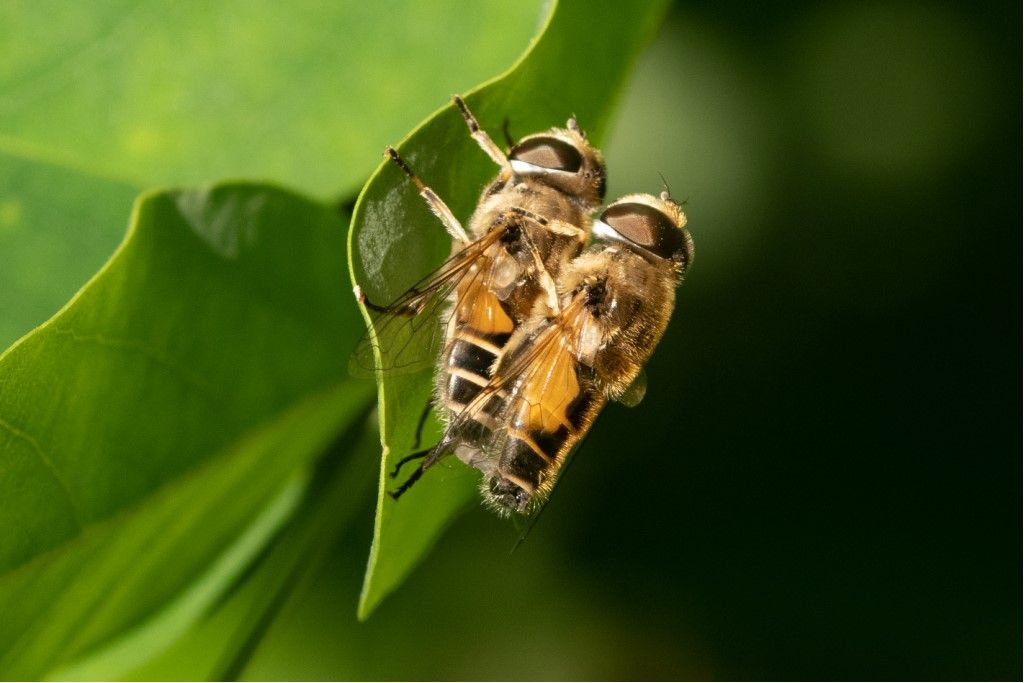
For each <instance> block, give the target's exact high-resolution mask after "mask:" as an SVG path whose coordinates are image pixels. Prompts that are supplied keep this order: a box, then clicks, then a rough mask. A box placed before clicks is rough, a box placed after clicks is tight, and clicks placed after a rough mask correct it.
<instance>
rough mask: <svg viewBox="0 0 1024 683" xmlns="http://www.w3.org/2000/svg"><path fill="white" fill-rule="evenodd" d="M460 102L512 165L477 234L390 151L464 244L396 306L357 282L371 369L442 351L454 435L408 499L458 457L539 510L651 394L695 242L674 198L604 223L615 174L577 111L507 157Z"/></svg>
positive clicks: (513, 498) (442, 396) (490, 146)
mask: <svg viewBox="0 0 1024 683" xmlns="http://www.w3.org/2000/svg"><path fill="white" fill-rule="evenodd" d="M453 99H454V103H455V105H456V106H457V107H458V109H459V111H460V112H461V114H462V116H463V118H464V119H465V121H466V124H467V125H468V127H469V132H470V135H471V136H472V137H473V138H474V140H476V142H477V143H478V144H479V146H480V147H481V148H482V149H483V150H484V152H485V153H487V155H488V156H489V157H490V158H491V159H492V160H493V161H494V162H495V163H496V164H497V165H498V166H499V168H500V170H499V172H498V175H497V177H496V178H495V179H494V180H493V181H492V182H491V183H490V184H489V185H487V186H486V187H485V188H484V190H483V192H482V194H481V196H480V199H479V202H478V204H477V208H476V211H475V212H474V213H473V215H472V217H471V218H470V220H469V224H468V227H469V230H468V231H467V230H466V229H465V228H463V226H462V224H461V223H460V222H459V221H458V219H456V218H455V216H454V215H453V214H452V212H451V210H450V209H449V208H448V207H447V205H446V204H445V203H444V202H443V201H442V200H441V199H440V198H439V197H438V196H437V195H436V194H434V192H433V191H432V190H431V189H430V188H429V187H427V186H426V185H425V184H424V183H423V181H422V180H420V179H419V177H418V176H417V175H416V174H415V173H414V172H413V171H412V169H411V168H410V167H409V166H408V165H407V164H406V163H405V161H404V160H403V159H402V157H401V156H399V154H398V152H397V151H395V150H394V149H393V148H390V147H389V148H388V150H387V155H388V156H389V157H390V159H391V160H392V161H393V162H394V163H395V164H396V165H397V166H398V167H399V168H400V169H401V170H402V171H403V172H404V173H405V175H406V176H407V177H408V178H409V180H410V181H411V182H412V183H413V184H414V185H415V186H416V188H417V190H418V191H419V194H420V195H421V196H422V197H423V199H424V200H425V201H426V203H427V205H428V206H429V208H430V210H431V211H432V212H433V213H434V214H435V215H436V216H437V217H438V218H439V219H440V221H441V222H442V224H443V225H444V227H445V229H446V230H447V232H448V233H449V235H451V237H452V240H453V254H452V256H451V257H450V258H449V259H448V260H447V261H445V262H444V264H442V265H441V267H440V268H438V269H437V270H436V271H434V272H433V273H432V274H430V275H428V276H427V277H426V278H424V279H423V280H421V281H420V282H419V283H417V284H416V285H414V286H413V287H411V288H410V289H409V290H408V291H406V292H405V293H404V294H403V295H401V296H400V297H399V298H398V299H397V300H395V301H394V302H392V303H391V304H389V305H386V306H385V305H378V304H376V303H373V302H371V301H369V300H368V299H367V298H366V296H365V295H364V293H363V292H362V290H361V289H360V288H359V287H358V286H356V288H355V293H356V297H357V298H358V299H359V300H360V301H361V302H362V303H363V304H364V305H365V306H366V308H367V309H368V310H369V311H370V313H371V316H372V318H373V324H372V326H371V330H370V334H369V338H368V340H367V343H366V344H364V345H363V347H362V348H361V349H360V350H359V351H357V360H359V362H360V364H362V365H363V366H364V367H365V366H366V365H368V364H369V365H370V366H372V365H373V364H374V362H375V361H374V360H373V358H374V356H373V350H372V348H371V347H370V342H373V343H376V344H377V345H378V347H379V349H380V351H381V356H380V358H382V359H383V364H384V365H385V366H387V365H388V363H389V361H388V358H389V357H395V356H398V355H402V354H406V355H407V354H408V353H409V351H408V350H407V345H408V344H409V343H410V340H412V342H411V343H413V344H417V343H418V344H419V345H420V347H421V348H420V349H419V350H416V349H414V350H413V351H412V353H413V354H415V353H421V352H423V350H424V349H427V350H429V349H432V348H433V347H437V348H436V350H433V351H429V352H430V353H433V354H436V355H435V356H434V358H435V361H436V366H437V370H436V380H435V388H434V406H435V407H436V409H437V410H438V411H439V412H440V413H441V415H442V417H443V420H444V422H445V430H444V433H443V436H442V437H441V440H440V442H439V443H438V444H437V445H436V446H434V447H433V448H429V449H425V450H423V451H420V452H418V453H414V454H413V455H411V456H409V457H407V458H405V459H403V460H402V461H401V462H400V463H399V465H398V467H396V468H395V471H394V472H393V473H392V476H397V475H398V472H399V469H400V468H401V465H402V464H404V463H406V462H408V461H411V460H414V459H417V458H422V460H421V462H420V464H419V467H418V468H417V469H416V471H415V472H413V473H412V475H411V476H410V477H409V478H408V479H407V480H406V481H405V482H404V483H403V484H401V485H400V486H399V487H398V488H397V489H395V490H394V491H392V492H391V495H392V496H393V497H394V498H396V499H397V498H398V497H400V496H401V495H402V494H403V493H404V492H405V491H407V490H408V489H409V487H410V486H412V485H413V484H414V483H415V482H416V481H417V480H418V479H419V478H420V477H421V476H422V475H423V473H424V472H426V470H427V469H429V468H430V467H431V466H432V465H434V464H435V463H436V462H438V460H439V459H441V458H442V457H443V456H445V455H449V454H453V455H455V456H456V457H458V458H459V459H460V460H461V461H463V462H464V463H466V464H468V465H470V466H472V467H474V468H476V469H478V470H480V471H481V473H482V481H481V492H482V496H483V499H484V501H485V503H486V504H487V505H488V506H489V507H491V508H493V509H494V510H496V511H497V512H499V513H501V514H508V513H511V512H516V513H529V512H532V511H534V510H536V509H537V508H538V507H539V506H540V505H541V504H542V503H543V502H544V501H545V500H546V499H547V497H548V495H549V494H550V492H551V489H552V487H553V486H554V484H555V480H556V478H557V476H558V473H559V471H560V470H561V468H562V466H563V464H564V463H565V461H566V458H567V456H568V455H569V453H570V452H571V451H572V449H573V447H574V446H575V445H577V444H578V443H579V441H580V440H581V438H582V437H583V436H584V435H585V434H586V433H587V431H588V430H589V429H590V426H591V425H592V424H593V421H594V419H595V418H596V416H597V414H598V413H599V412H600V411H601V409H602V408H603V407H604V405H605V403H606V402H607V401H608V400H618V401H621V402H623V403H627V404H634V405H635V403H637V402H639V400H640V398H642V396H643V389H644V387H643V385H642V382H643V379H644V377H643V374H642V367H643V364H644V363H645V362H646V360H647V359H648V357H649V356H650V354H651V352H652V351H653V350H654V347H655V345H656V344H657V343H658V340H659V339H660V338H661V336H662V334H663V333H664V331H665V328H666V326H667V324H668V320H669V317H670V316H671V314H672V309H673V307H674V303H675V289H676V286H677V285H678V283H679V282H680V280H681V278H682V275H683V273H684V271H685V270H686V268H687V267H688V266H689V264H690V262H691V261H692V259H693V242H692V240H691V238H690V235H689V233H688V232H687V231H686V228H685V225H686V217H685V216H684V214H683V212H682V210H681V209H680V206H679V205H678V204H677V203H676V202H675V201H673V200H672V198H671V197H670V196H669V195H668V193H667V192H663V193H661V195H660V196H658V197H655V196H653V195H647V194H633V195H628V196H625V197H623V198H621V199H619V200H617V201H615V202H613V203H612V204H610V205H609V206H608V207H607V208H606V209H604V211H603V212H602V213H601V214H600V217H599V218H598V219H597V220H594V219H593V218H592V214H593V213H594V212H595V211H596V210H597V209H598V207H600V206H601V204H602V203H603V201H604V194H605V182H606V172H605V166H604V161H603V158H602V156H601V153H600V151H598V150H597V149H595V148H594V147H592V146H591V145H590V143H589V142H588V140H587V138H586V135H585V134H584V133H583V132H582V131H581V130H580V128H579V126H578V125H577V123H576V120H575V118H571V119H569V121H568V123H567V124H566V127H565V128H552V129H550V130H548V131H546V132H543V133H537V134H534V135H529V136H527V137H525V138H523V139H521V140H520V141H519V142H517V143H512V141H511V140H508V136H507V134H506V139H507V140H508V144H509V150H508V152H507V154H506V153H505V152H503V151H502V150H501V149H500V148H499V147H498V146H497V145H496V144H495V143H494V141H493V140H492V139H491V138H490V136H488V134H487V133H486V132H485V131H484V130H483V129H481V128H480V126H479V125H478V123H477V121H476V119H475V118H474V116H473V114H472V113H471V112H470V110H469V109H468V107H467V106H466V104H465V103H464V102H463V101H462V99H461V98H459V97H455V98H453ZM592 237H593V238H594V241H593V242H591V238H592ZM434 314H440V317H441V322H440V323H438V322H437V318H436V317H435V315H434ZM410 329H411V334H410ZM434 338H437V339H438V340H439V341H438V343H436V344H434V345H433V346H432V345H431V343H430V340H431V339H434ZM417 339H419V340H420V341H419V342H417V341H416V340H417ZM396 340H403V341H396ZM393 344H394V345H397V344H403V345H406V346H403V348H401V349H399V348H391V347H392V345H393ZM377 369H378V370H384V371H387V370H388V369H389V368H388V367H383V368H379V367H378V368H377ZM427 410H428V412H429V406H428V409H427ZM428 412H425V413H424V419H425V418H426V416H427V414H428ZM421 428H422V421H421Z"/></svg>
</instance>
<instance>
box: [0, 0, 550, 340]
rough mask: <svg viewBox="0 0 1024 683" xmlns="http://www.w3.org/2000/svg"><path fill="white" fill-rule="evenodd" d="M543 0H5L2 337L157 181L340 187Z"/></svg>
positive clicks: (517, 40) (501, 52)
mask: <svg viewBox="0 0 1024 683" xmlns="http://www.w3.org/2000/svg"><path fill="white" fill-rule="evenodd" d="M540 4H541V3H540V2H539V1H535V2H525V3H518V2H517V3H483V4H480V5H479V6H477V7H476V8H475V9H474V11H473V12H466V11H464V9H463V7H462V5H461V4H460V3H458V2H456V1H455V0H439V1H438V2H431V3H429V4H424V3H421V2H413V1H402V0H389V1H388V2H382V3H365V2H358V1H356V0H347V1H346V0H340V1H339V2H332V3H329V4H326V5H325V4H323V3H318V2H309V1H305V0H304V1H303V2H293V3H289V4H288V5H287V8H285V7H284V6H280V5H279V4H277V3H273V2H265V1H263V2H240V1H238V0H232V1H230V2H221V3H214V4H212V5H211V4H208V3H203V2H197V1H194V0H188V1H186V2H176V3H166V2H161V1H160V0H148V1H145V2H139V3H126V2H123V1H121V0H98V1H97V2H90V3H88V4H87V5H75V6H70V5H68V4H67V3H64V2H59V1H54V0H44V1H42V2H5V3H2V4H0V350H2V349H5V348H7V347H8V346H9V345H10V344H11V343H12V342H14V341H15V340H16V339H17V338H18V337H20V336H21V335H23V334H25V333H26V332H28V331H29V330H31V329H32V328H34V327H36V326H37V325H41V324H42V323H43V322H45V321H46V319H47V318H49V317H50V316H51V315H52V314H53V313H54V312H56V311H57V309H58V308H59V307H60V306H61V305H62V304H63V303H64V302H66V301H67V300H68V299H69V298H70V297H71V296H72V294H74V293H75V292H76V291H77V290H78V288H79V287H81V286H82V284H83V283H84V282H85V281H86V280H87V279H88V277H89V276H90V275H92V274H93V273H95V272H96V270H97V269H98V268H99V267H100V266H101V265H102V264H103V262H104V261H105V260H106V258H107V257H108V256H109V255H110V253H111V252H112V251H113V250H114V248H115V247H116V246H117V245H118V243H119V242H120V240H121V237H122V234H123V226H124V217H125V216H126V215H127V214H128V212H129V211H130V210H131V206H132V200H133V199H134V198H135V196H137V195H138V194H139V193H140V192H142V191H144V190H147V189H149V188H151V187H153V186H157V185H165V184H168V183H172V184H181V185H185V184H195V183H200V182H206V181H208V180H211V179H218V178H224V177H231V178H235V177H243V178H260V179H267V180H272V181H276V182H281V183H286V184H289V185H291V186H294V187H300V188H302V189H303V191H305V192H307V193H314V194H317V195H319V196H321V197H330V198H334V197H344V198H346V199H347V200H348V201H351V199H352V198H354V196H355V194H356V193H357V191H358V189H359V187H360V186H361V185H362V183H363V182H364V180H365V179H366V177H367V176H368V175H369V173H370V172H371V171H372V170H373V168H374V166H375V165H376V163H377V160H378V158H379V154H380V151H381V149H383V147H384V146H385V145H386V144H388V143H390V142H393V141H394V140H397V139H398V138H400V137H401V136H402V135H404V134H405V133H406V132H407V131H408V130H409V129H410V128H412V127H413V126H414V125H415V124H416V123H417V122H418V121H419V120H420V119H422V117H423V113H424V112H426V111H429V110H430V109H432V108H434V107H437V106H438V105H440V104H441V103H443V102H444V101H445V98H446V96H447V94H448V93H451V92H456V91H460V90H465V89H466V88H469V87H471V86H472V85H474V84H476V83H479V82H480V81H481V80H483V79H485V78H488V77H490V76H492V75H493V74H494V73H497V72H498V71H499V70H501V69H503V68H505V67H506V66H507V65H508V64H510V63H511V62H512V61H513V60H514V59H515V58H516V56H518V55H519V54H520V53H521V51H522V47H523V45H525V44H526V43H527V41H528V40H529V38H530V36H532V35H533V34H534V32H535V31H536V29H537V25H538V22H539V21H540V9H539V6H540ZM452 35H458V36H460V39H459V40H451V39H450V37H451V36H452Z"/></svg>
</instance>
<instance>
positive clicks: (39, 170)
mask: <svg viewBox="0 0 1024 683" xmlns="http://www.w3.org/2000/svg"><path fill="white" fill-rule="evenodd" d="M138 193H139V191H138V189H137V188H134V187H130V186H128V185H125V184H123V183H120V182H117V181H112V180H107V179H106V178H99V177H96V176H92V175H89V174H86V173H82V172H80V171H75V170H72V169H68V168H62V167H60V166H54V165H52V164H47V163H42V162H39V161H34V160H31V159H25V158H21V157H16V156H11V155H9V154H4V153H2V152H0V350H2V349H6V348H7V347H8V346H10V345H11V343H13V342H14V340H15V339H17V338H18V337H20V336H22V335H23V334H25V333H26V332H28V331H29V330H31V329H32V328H34V327H36V326H38V325H41V324H43V323H44V322H46V319H47V318H49V317H50V316H51V315H53V313H54V312H55V311H56V310H58V309H59V308H60V307H61V305H62V304H64V302H66V301H67V300H68V299H70V298H71V296H72V295H73V294H74V293H75V292H76V291H78V289H79V288H80V287H81V286H82V283H84V282H85V281H86V280H88V279H89V278H90V277H91V276H92V275H93V274H94V273H95V272H96V271H97V270H99V268H100V266H102V265H103V264H104V263H105V262H106V260H107V259H108V258H109V257H110V254H111V252H112V251H113V250H114V248H115V247H116V246H117V245H118V243H119V242H120V241H121V238H122V237H123V235H124V226H125V223H126V216H127V215H128V212H129V210H130V209H131V206H132V200H133V199H134V198H135V197H136V195H138Z"/></svg>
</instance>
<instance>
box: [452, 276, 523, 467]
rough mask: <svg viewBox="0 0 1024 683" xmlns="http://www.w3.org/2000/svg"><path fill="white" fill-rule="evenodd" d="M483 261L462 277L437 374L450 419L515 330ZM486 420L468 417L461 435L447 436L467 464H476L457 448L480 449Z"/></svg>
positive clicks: (482, 381) (473, 394) (487, 373)
mask: <svg viewBox="0 0 1024 683" xmlns="http://www.w3.org/2000/svg"><path fill="white" fill-rule="evenodd" d="M481 265H486V264H474V265H473V266H472V271H471V272H470V273H469V275H468V276H467V277H466V278H465V279H464V283H465V285H464V286H462V287H460V288H459V289H458V290H457V291H456V293H455V295H456V297H457V299H456V303H455V307H454V310H453V312H452V316H451V319H450V320H449V323H448V329H447V338H446V342H447V343H446V346H445V352H444V354H443V355H442V358H441V371H440V376H439V377H438V399H439V401H440V402H441V403H442V404H443V406H444V407H445V409H446V410H447V411H448V414H449V417H451V416H453V415H459V414H461V413H462V411H463V410H464V409H465V408H466V406H467V405H469V404H470V403H471V402H472V401H473V399H474V398H476V397H477V395H478V394H479V393H480V390H481V389H482V388H483V387H484V386H485V385H486V384H487V382H488V381H489V380H490V378H491V371H492V369H493V367H494V365H495V362H496V361H497V359H498V358H499V357H500V356H501V353H502V351H503V350H504V348H505V345H506V344H507V343H508V340H509V337H511V336H512V332H513V331H514V330H515V322H514V321H513V319H512V318H511V317H510V316H509V314H508V312H507V311H506V310H505V308H504V306H503V305H502V303H501V301H500V300H499V299H498V297H497V296H496V295H495V294H494V292H492V291H491V290H490V289H488V288H487V286H486V283H484V282H483V278H481V277H480V276H479V272H478V271H477V269H478V268H480V267H481ZM481 418H483V416H482V415H481ZM484 422H489V421H488V420H486V419H485V418H484V419H482V420H469V421H467V422H465V423H464V424H463V427H462V428H461V430H460V433H458V434H449V435H446V438H447V439H448V440H449V442H450V443H451V444H453V445H455V446H456V447H455V452H456V455H458V456H459V457H460V458H462V459H463V460H464V461H466V462H467V463H468V464H471V465H476V464H477V463H475V462H470V458H469V457H465V456H464V455H463V452H460V450H459V449H458V447H457V446H458V444H469V445H470V446H473V447H474V450H477V451H478V450H479V445H480V443H481V441H482V440H483V439H485V438H486V437H487V435H488V434H489V432H490V427H491V426H492V425H491V424H483V423H484Z"/></svg>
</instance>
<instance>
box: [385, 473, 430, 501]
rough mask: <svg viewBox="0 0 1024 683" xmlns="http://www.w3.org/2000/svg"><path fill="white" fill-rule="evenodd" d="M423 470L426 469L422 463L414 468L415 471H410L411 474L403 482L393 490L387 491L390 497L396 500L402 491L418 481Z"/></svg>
mask: <svg viewBox="0 0 1024 683" xmlns="http://www.w3.org/2000/svg"><path fill="white" fill-rule="evenodd" d="M425 471H426V468H425V467H424V466H423V465H420V466H419V467H417V468H416V471H415V472H413V473H412V476H411V477H409V478H408V479H406V480H405V483H404V484H402V485H401V486H399V487H398V488H397V489H395V490H394V491H388V495H389V496H391V497H392V498H394V499H395V500H398V498H399V497H400V496H401V495H402V494H403V493H405V492H406V491H408V490H409V489H410V488H412V485H413V484H415V483H416V482H417V481H419V478H420V477H422V476H423V472H425Z"/></svg>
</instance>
